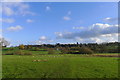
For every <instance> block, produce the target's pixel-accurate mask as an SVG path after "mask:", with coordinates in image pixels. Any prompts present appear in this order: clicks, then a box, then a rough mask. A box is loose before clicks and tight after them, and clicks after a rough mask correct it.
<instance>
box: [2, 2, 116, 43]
mask: <svg viewBox="0 0 120 80" xmlns="http://www.w3.org/2000/svg"><path fill="white" fill-rule="evenodd" d="M0 12H2V17H0V22H2V30H0V32H1V31H2V33H3V37H4V38H5V39H7V40H8V41H10V42H11V45H19V44H42V43H57V42H60V43H76V42H79V43H94V42H97V43H101V42H114V41H118V34H117V33H118V25H117V19H118V15H117V13H118V3H117V2H17V3H15V2H13V3H8V2H6V3H3V4H2V9H1V8H0Z"/></svg>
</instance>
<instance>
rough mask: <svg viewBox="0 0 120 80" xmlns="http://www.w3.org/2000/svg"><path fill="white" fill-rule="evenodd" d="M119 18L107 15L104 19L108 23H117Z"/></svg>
mask: <svg viewBox="0 0 120 80" xmlns="http://www.w3.org/2000/svg"><path fill="white" fill-rule="evenodd" d="M118 19H119V18H111V17H107V18H105V19H103V20H104V21H105V22H108V23H116V22H118Z"/></svg>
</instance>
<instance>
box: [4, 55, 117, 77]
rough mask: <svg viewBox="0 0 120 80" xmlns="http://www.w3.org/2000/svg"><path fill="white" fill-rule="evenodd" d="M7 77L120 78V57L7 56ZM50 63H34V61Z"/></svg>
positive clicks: (5, 75)
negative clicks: (119, 68) (119, 67)
mask: <svg viewBox="0 0 120 80" xmlns="http://www.w3.org/2000/svg"><path fill="white" fill-rule="evenodd" d="M2 57H3V63H2V66H3V67H2V68H3V75H2V76H3V78H118V60H119V59H118V58H117V57H88V56H86V55H74V54H66V55H30V56H28V55H24V56H19V55H3V56H2ZM44 59H45V60H47V61H39V62H33V60H44Z"/></svg>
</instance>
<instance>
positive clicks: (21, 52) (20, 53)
mask: <svg viewBox="0 0 120 80" xmlns="http://www.w3.org/2000/svg"><path fill="white" fill-rule="evenodd" d="M14 55H24V52H23V51H21V50H19V51H15V52H14Z"/></svg>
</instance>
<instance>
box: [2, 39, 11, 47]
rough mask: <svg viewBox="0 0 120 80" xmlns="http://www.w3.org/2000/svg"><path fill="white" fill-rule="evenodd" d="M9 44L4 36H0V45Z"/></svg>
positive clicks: (5, 45)
mask: <svg viewBox="0 0 120 80" xmlns="http://www.w3.org/2000/svg"><path fill="white" fill-rule="evenodd" d="M9 45H10V42H8V41H7V40H5V38H0V46H3V47H7V46H9Z"/></svg>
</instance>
